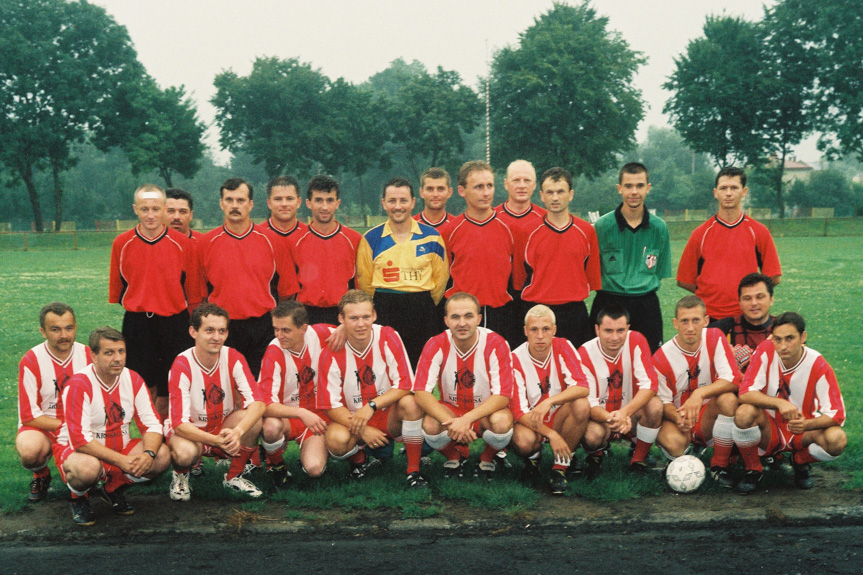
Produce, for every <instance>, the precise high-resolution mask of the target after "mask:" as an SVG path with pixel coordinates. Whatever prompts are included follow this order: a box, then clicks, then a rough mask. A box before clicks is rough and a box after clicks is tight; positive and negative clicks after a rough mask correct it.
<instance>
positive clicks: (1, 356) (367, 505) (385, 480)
mask: <svg viewBox="0 0 863 575" xmlns="http://www.w3.org/2000/svg"><path fill="white" fill-rule="evenodd" d="M776 243H777V247H778V250H779V255H780V258H781V260H782V266H783V271H784V275H783V280H782V283H781V285H780V286H779V287H778V288H777V291H776V305H775V307H774V312H776V313H778V312H781V311H786V310H796V311H799V312H800V313H802V314H803V316H804V317H805V318H806V320H807V328H808V330H807V331H808V333H809V340H808V343H809V345H811V346H812V347H813V348H814V349H817V350H818V351H820V352H821V353H822V354H823V355H824V356H825V357H826V358H827V360H828V361H829V362H830V363H831V365H832V366H833V368H834V369H835V371H836V374H837V376H838V379H839V384H840V387H841V388H842V392H843V396H844V398H845V407H846V411H847V413H848V418H847V422H846V424H845V430H846V431H847V433H848V437H849V445H848V449H847V450H846V452H845V453H844V454H843V455H842V456H841V457H840V458H839V459H838V460H837V461H835V462H833V463H830V464H827V465H830V466H831V467H834V468H836V469H839V470H841V471H843V472H846V473H847V474H848V475H849V477H850V479H849V481H848V482H847V484H846V487H847V488H849V489H861V488H863V451H861V446H863V423H861V418H860V417H859V415H858V414H859V413H860V411H861V408H863V384H861V383H860V382H861V381H863V352H861V351H860V346H859V343H858V340H857V338H856V332H857V330H858V327H859V326H858V324H859V319H860V317H861V314H860V304H859V302H861V301H863V266H861V264H860V261H859V256H858V254H859V252H860V248H861V241H860V239H859V238H855V237H835V238H834V237H827V238H825V237H818V238H797V237H778V238H777V241H776ZM682 249H683V241H680V240H678V241H674V242H672V253H673V260H674V261H675V263H676V261H677V259H679V257H680V253H681V251H682ZM108 256H109V248H107V247H102V248H96V249H81V250H77V251H71V250H70V251H50V250H49V251H27V252H24V251H7V252H3V253H2V262H3V264H2V266H0V293H2V294H3V297H2V300H0V468H2V469H3V473H0V507H2V510H3V512H4V513H9V512H14V511H18V510H21V509H23V508H24V507H26V503H25V501H26V491H27V485H28V483H29V481H30V475H29V473H28V472H26V471H25V470H23V469H22V468H21V467H20V466H19V464H18V459H17V457H16V455H15V451H14V448H13V447H14V440H15V432H16V427H17V407H16V406H17V396H18V391H17V374H18V361H19V359H20V358H21V356H22V355H23V354H24V352H26V351H27V349H29V348H30V347H32V346H33V345H36V344H37V343H39V342H40V341H41V336H40V335H39V331H38V325H37V317H38V313H39V309H40V308H41V306H42V305H43V304H44V303H46V302H48V301H52V300H55V299H60V300H63V301H66V302H67V303H69V304H71V305H72V306H73V307H74V308H75V310H76V312H77V314H78V324H79V333H78V339H79V341H86V337H87V335H88V334H89V333H90V331H91V330H93V329H94V328H96V327H99V326H101V325H106V324H107V325H112V326H114V327H118V328H119V327H120V323H121V319H122V310H121V309H120V307H119V306H116V305H109V304H108V303H107V291H108V287H107V282H108ZM659 293H660V300H661V302H662V306H663V310H665V311H666V317H665V323H666V328H665V334H666V337H670V335H671V333H672V331H671V319H670V313H668V310H671V309H673V306H674V303H675V302H676V301H677V299H679V298H680V297H682V296H683V295H685V293H686V292H684V291H683V290H681V289H680V288H677V287H676V286H675V284H674V280H673V279H670V280H666V281H665V282H664V285H663V288H662V289H661V290H660V292H659ZM476 447H477V446H474V448H475V449H476ZM292 449H294V448H292ZM617 449H621V448H617ZM288 458H289V464H290V465H291V467H290V469H291V471H292V472H293V474H294V477H295V483H294V486H293V488H292V489H290V490H288V491H286V492H283V493H277V494H270V495H269V497H270V499H272V500H273V501H277V502H282V503H284V505H285V509H286V511H285V513H286V515H285V516H286V517H289V518H290V517H291V516H292V514H293V516H294V517H306V516H310V517H311V516H314V510H315V509H331V508H340V509H343V510H344V511H345V512H350V511H352V510H365V509H391V510H394V511H395V512H396V513H399V514H400V515H401V516H402V517H431V516H434V515H436V514H438V513H440V511H441V509H443V506H445V505H446V504H447V503H448V502H449V503H456V502H458V503H464V504H467V505H470V506H473V507H477V508H484V509H498V510H501V511H504V512H507V513H512V514H518V513H520V512H521V511H524V510H525V509H529V508H531V507H532V506H534V505H535V504H536V502H537V501H538V500H539V498H540V497H542V496H543V493H544V492H543V491H540V490H538V489H534V488H531V487H527V486H524V485H522V484H520V483H519V482H518V480H517V477H518V473H519V472H520V463H519V462H518V461H515V462H514V468H513V469H512V470H504V472H503V473H502V474H501V477H500V480H499V481H496V482H495V483H493V484H491V485H486V484H480V483H478V482H474V481H470V480H465V481H455V482H446V481H444V480H443V479H442V476H441V471H440V461H441V460H440V456H438V455H435V456H433V460H434V463H433V467H432V469H431V470H430V471H429V473H428V475H429V479H430V480H431V482H432V489H431V491H430V492H429V493H426V494H415V493H409V492H407V490H406V489H405V485H404V460H403V459H402V458H401V457H400V456H396V458H395V459H394V460H393V461H392V462H390V463H389V464H388V465H386V466H384V467H383V468H380V469H377V470H375V471H373V472H372V474H370V476H369V477H368V478H367V480H365V481H363V482H361V483H360V484H354V483H350V482H348V480H347V465H346V464H345V463H343V462H330V466H329V469H328V470H327V473H326V474H325V475H324V476H323V477H321V478H320V479H318V480H311V479H309V478H307V477H305V476H304V474H303V473H302V471H301V470H300V469H299V465H298V463H297V462H296V454H295V452H294V451H289V455H288ZM474 459H476V454H474ZM513 459H515V458H513ZM549 460H550V457H549V456H548V454H546V461H545V469H547V467H548V466H549V465H550V461H549ZM625 463H626V462H625V457H623V456H620V457H617V456H615V457H611V458H609V461H608V462H607V465H606V471H607V472H606V473H605V474H604V475H603V476H602V477H601V478H600V479H599V480H597V481H596V482H595V483H594V484H592V485H588V484H586V483H584V482H580V481H575V482H572V484H571V487H570V495H573V496H580V497H584V498H589V499H594V500H600V501H609V500H620V499H628V498H633V497H641V496H646V495H650V494H653V493H657V492H660V491H662V490H663V489H664V486H663V485H662V483H661V481H660V480H659V479H658V478H656V477H648V478H644V479H639V480H633V478H632V477H631V476H629V475H628V474H627V473H625V472H624V471H623V469H624V466H625ZM52 465H53V464H52ZM205 469H206V470H207V475H206V476H205V477H204V478H202V479H199V480H193V488H194V490H195V491H194V497H195V498H203V499H210V500H226V501H239V502H243V501H245V500H243V499H242V497H240V496H236V495H232V494H230V493H227V492H226V491H225V490H224V489H223V488H222V487H221V473H224V471H221V472H219V471H218V470H217V469H216V468H214V467H213V464H212V462H207V463H206V464H205ZM252 479H253V481H256V482H257V483H258V484H259V485H260V486H261V487H265V486H266V485H267V483H266V481H267V480H266V477H265V476H264V474H263V473H260V472H256V473H255V474H253V477H252ZM784 479H785V480H786V482H787V478H784ZM780 480H783V479H782V478H780ZM169 483H170V477H169V476H168V474H166V475H164V476H162V477H160V478H159V479H158V480H157V481H156V482H154V483H153V484H151V485H145V486H136V487H134V488H133V489H134V490H136V491H138V492H139V493H140V492H152V493H165V492H167V490H168V485H169ZM706 488H708V489H709V488H710V485H709V484H708V485H707V486H706ZM50 497H52V498H55V499H56V498H60V497H65V493H64V492H63V489H62V488H59V486H58V484H57V483H56V471H55V485H54V491H53V492H52V494H51V496H50ZM297 514H299V515H297Z"/></svg>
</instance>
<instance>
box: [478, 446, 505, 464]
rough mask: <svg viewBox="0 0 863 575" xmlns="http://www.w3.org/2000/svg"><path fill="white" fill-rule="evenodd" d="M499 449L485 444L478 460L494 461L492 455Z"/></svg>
mask: <svg viewBox="0 0 863 575" xmlns="http://www.w3.org/2000/svg"><path fill="white" fill-rule="evenodd" d="M498 451H500V449H498V448H497V447H492V446H491V445H489V444H488V443H486V444H485V449H483V450H482V454H480V456H479V460H480V461H486V462H488V461H494V456H495V455H496V454H497V452H498Z"/></svg>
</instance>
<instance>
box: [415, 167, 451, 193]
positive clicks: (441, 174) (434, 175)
mask: <svg viewBox="0 0 863 575" xmlns="http://www.w3.org/2000/svg"><path fill="white" fill-rule="evenodd" d="M441 178H446V187H448V188H451V187H452V178H451V177H450V175H449V172H447V171H446V170H444V169H443V168H436V167H434V166H432V167H431V168H429V169H427V170H426V171H425V172H423V175H421V176H420V188H422V187H423V186H425V185H426V180H439V179H441Z"/></svg>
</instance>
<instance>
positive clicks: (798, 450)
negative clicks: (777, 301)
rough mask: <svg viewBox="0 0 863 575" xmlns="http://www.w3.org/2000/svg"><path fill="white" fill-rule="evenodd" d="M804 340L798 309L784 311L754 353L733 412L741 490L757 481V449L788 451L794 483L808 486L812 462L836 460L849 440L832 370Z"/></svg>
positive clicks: (759, 470) (752, 487) (772, 452)
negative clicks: (741, 466)
mask: <svg viewBox="0 0 863 575" xmlns="http://www.w3.org/2000/svg"><path fill="white" fill-rule="evenodd" d="M805 344H806V323H805V321H804V320H803V318H802V317H801V316H800V314H797V313H794V312H785V313H782V314H779V315H778V316H776V319H774V320H773V335H772V336H771V339H770V340H767V341H765V342H763V343H762V344H761V345H759V346H758V348H757V349H756V350H755V354H754V355H753V356H752V363H751V365H750V366H749V369H748V370H746V375H745V376H744V378H743V383H742V384H741V385H740V407H738V408H737V413H736V414H735V416H734V429H733V435H734V443H735V444H737V447H738V449H740V455H741V457H742V458H743V462H744V464H745V465H746V475H745V477H744V478H743V479H742V480H741V481H740V483H738V484H737V491H738V492H740V493H751V492H752V491H755V489H756V488H757V487H758V483H759V481H761V474H762V466H761V460H760V459H759V457H758V455H759V451H762V452H763V454H764V455H765V456H767V457H771V456H773V455H776V454H777V453H780V452H782V451H791V453H792V458H791V463H792V466H793V467H794V483H795V484H796V485H797V487H799V488H800V489H811V488H812V484H813V479H812V473H811V471H812V466H811V464H812V463H815V462H818V461H832V460H834V459H836V458H837V457H839V456H840V455H841V454H842V452H843V451H844V450H845V446H846V445H847V444H848V438H847V436H846V435H845V431H844V430H843V429H842V425H843V424H844V423H845V402H844V401H843V400H842V393H841V392H840V391H839V384H838V383H837V381H836V374H835V373H833V368H832V367H830V364H828V363H827V360H825V359H824V357H822V355H821V354H820V353H818V352H817V351H815V350H814V349H812V348H810V347H806V345H805Z"/></svg>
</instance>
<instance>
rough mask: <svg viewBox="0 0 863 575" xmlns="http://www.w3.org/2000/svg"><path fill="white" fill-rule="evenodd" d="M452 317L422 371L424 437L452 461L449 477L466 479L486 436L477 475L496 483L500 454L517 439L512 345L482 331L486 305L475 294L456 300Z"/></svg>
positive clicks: (418, 389)
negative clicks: (473, 452)
mask: <svg viewBox="0 0 863 575" xmlns="http://www.w3.org/2000/svg"><path fill="white" fill-rule="evenodd" d="M446 314H447V315H446V318H445V319H446V324H447V327H448V328H449V329H448V330H447V331H445V332H443V333H442V334H439V335H436V336H435V337H433V338H432V339H430V340H429V342H428V343H427V344H426V346H425V349H424V350H423V354H422V357H420V362H419V366H418V367H417V375H416V381H415V383H414V395H416V401H417V404H419V406H420V408H421V409H422V410H423V412H425V413H426V417H425V420H424V421H423V426H422V431H423V435H424V436H425V440H426V442H427V443H428V444H429V445H430V446H432V447H433V448H434V449H437V450H438V451H440V452H441V453H442V454H443V455H444V456H445V457H446V458H447V461H446V462H445V463H444V472H445V473H446V476H447V477H448V478H449V477H464V474H465V462H466V461H467V458H468V456H469V455H470V449H469V446H470V443H471V442H472V441H474V440H476V439H477V438H478V437H482V439H483V441H484V442H485V444H486V446H485V449H484V450H483V452H482V455H480V458H479V464H478V465H477V467H476V469H475V470H474V475H475V476H477V477H480V478H482V479H485V480H487V481H491V480H492V479H493V477H494V471H495V467H496V466H495V463H494V457H495V454H496V453H497V452H498V451H500V450H502V449H503V448H505V447H506V446H507V445H508V444H509V442H510V439H512V425H513V415H512V412H511V411H510V410H509V409H508V408H507V406H508V405H509V401H510V398H511V397H512V393H513V376H512V364H511V358H510V350H509V345H507V343H506V340H504V339H503V338H502V337H501V336H499V335H498V334H496V333H494V332H493V331H491V330H489V329H486V328H483V327H480V326H479V325H480V323H481V321H482V316H481V315H480V305H479V302H478V301H477V299H476V298H475V297H474V296H472V295H471V294H468V293H463V292H459V293H455V294H453V295H452V296H450V297H449V299H447V302H446ZM435 387H438V390H439V393H440V401H438V399H437V398H436V397H435V396H434V390H435Z"/></svg>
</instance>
